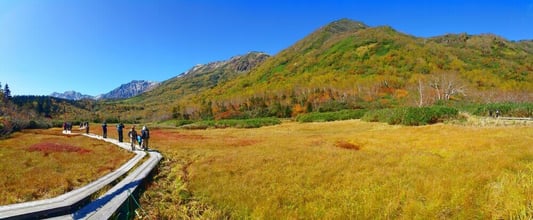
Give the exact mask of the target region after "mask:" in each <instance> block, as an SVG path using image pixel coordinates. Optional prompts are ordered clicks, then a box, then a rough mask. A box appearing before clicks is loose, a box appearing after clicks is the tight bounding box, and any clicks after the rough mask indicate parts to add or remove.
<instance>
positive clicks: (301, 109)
mask: <svg viewBox="0 0 533 220" xmlns="http://www.w3.org/2000/svg"><path fill="white" fill-rule="evenodd" d="M305 112H306V110H305V108H304V107H303V106H302V105H300V104H296V105H294V106H293V107H292V116H293V117H295V116H297V115H299V114H302V113H305Z"/></svg>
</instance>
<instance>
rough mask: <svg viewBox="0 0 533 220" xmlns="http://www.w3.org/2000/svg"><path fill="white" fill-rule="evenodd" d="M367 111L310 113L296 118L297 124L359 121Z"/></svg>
mask: <svg viewBox="0 0 533 220" xmlns="http://www.w3.org/2000/svg"><path fill="white" fill-rule="evenodd" d="M366 111H367V110H365V109H356V110H342V111H338V112H311V113H307V114H300V115H298V116H297V117H296V121H298V122H325V121H339V120H349V119H359V118H361V117H363V115H364V114H365V113H366Z"/></svg>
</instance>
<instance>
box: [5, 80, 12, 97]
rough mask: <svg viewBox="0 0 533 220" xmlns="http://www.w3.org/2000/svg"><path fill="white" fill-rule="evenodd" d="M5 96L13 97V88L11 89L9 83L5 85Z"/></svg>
mask: <svg viewBox="0 0 533 220" xmlns="http://www.w3.org/2000/svg"><path fill="white" fill-rule="evenodd" d="M4 98H5V100H9V99H11V90H9V85H8V84H7V83H6V85H5V87H4Z"/></svg>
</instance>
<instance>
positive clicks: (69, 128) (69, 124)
mask: <svg viewBox="0 0 533 220" xmlns="http://www.w3.org/2000/svg"><path fill="white" fill-rule="evenodd" d="M70 133H72V122H67V134H70Z"/></svg>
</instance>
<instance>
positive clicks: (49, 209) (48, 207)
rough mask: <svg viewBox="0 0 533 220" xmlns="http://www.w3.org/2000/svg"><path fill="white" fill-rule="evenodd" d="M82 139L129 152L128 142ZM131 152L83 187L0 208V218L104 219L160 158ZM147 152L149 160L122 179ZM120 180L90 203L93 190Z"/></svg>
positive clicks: (95, 190)
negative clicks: (117, 166) (120, 162)
mask: <svg viewBox="0 0 533 220" xmlns="http://www.w3.org/2000/svg"><path fill="white" fill-rule="evenodd" d="M85 136H87V137H91V138H97V139H101V140H104V141H107V142H110V143H113V144H115V145H117V146H119V147H121V148H124V149H126V150H131V147H130V144H129V143H119V142H118V141H117V140H114V139H109V138H107V139H103V138H102V137H100V136H96V135H92V134H89V135H85ZM133 152H134V153H135V154H136V155H135V156H134V157H133V158H132V159H130V160H129V161H128V162H126V163H125V164H124V165H122V166H121V167H120V168H118V169H117V170H115V171H113V172H111V173H109V174H107V175H105V176H103V177H101V178H100V179H98V180H95V181H93V182H91V183H89V184H87V185H86V186H84V187H81V188H78V189H75V190H73V191H70V192H67V193H65V194H62V195H60V196H57V197H54V198H51V199H44V200H37V201H31V202H25V203H17V204H11V205H6V206H0V219H44V218H52V219H108V218H109V217H110V216H111V215H113V213H115V211H116V210H117V209H118V208H120V206H121V205H122V204H123V203H124V202H125V201H126V199H127V198H128V196H129V195H130V193H132V192H133V191H135V190H136V189H137V188H138V186H139V185H140V183H141V182H142V181H143V180H144V179H145V178H146V177H147V176H148V175H149V174H150V172H151V171H152V170H153V169H154V168H155V167H156V166H157V164H158V163H159V161H160V160H161V158H162V156H161V154H160V153H158V152H156V151H148V152H144V151H133ZM147 153H148V155H149V158H148V159H147V160H145V161H144V162H143V163H142V164H140V165H139V166H138V167H137V168H136V169H135V170H133V171H132V172H130V173H129V174H128V175H127V176H125V177H124V175H125V174H126V173H127V172H128V171H130V170H131V169H132V168H133V167H134V166H135V165H137V164H138V163H139V162H140V161H141V159H142V158H144V157H145V156H146V155H147ZM121 177H124V178H123V179H122V180H121V181H120V182H119V183H117V184H116V185H114V186H113V187H112V188H111V189H110V190H108V191H107V192H106V193H105V194H104V195H103V196H101V197H100V198H98V199H96V200H94V201H91V200H90V198H91V196H92V195H94V194H95V193H96V192H97V191H99V190H100V189H102V188H103V187H105V186H108V185H110V184H111V183H113V182H115V181H116V180H118V179H119V178H121Z"/></svg>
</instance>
